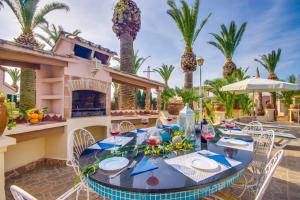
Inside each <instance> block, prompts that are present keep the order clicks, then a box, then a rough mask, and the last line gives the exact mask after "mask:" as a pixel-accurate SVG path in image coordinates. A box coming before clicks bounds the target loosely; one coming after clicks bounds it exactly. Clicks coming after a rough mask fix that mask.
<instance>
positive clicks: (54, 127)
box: [4, 122, 67, 142]
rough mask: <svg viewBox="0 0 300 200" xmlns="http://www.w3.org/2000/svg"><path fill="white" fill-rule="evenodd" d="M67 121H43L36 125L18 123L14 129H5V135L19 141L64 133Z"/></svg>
mask: <svg viewBox="0 0 300 200" xmlns="http://www.w3.org/2000/svg"><path fill="white" fill-rule="evenodd" d="M65 126H67V122H42V123H40V124H36V125H30V124H27V123H24V124H17V126H16V127H13V128H12V130H7V129H6V130H5V131H4V135H6V136H10V137H14V138H16V139H17V142H21V141H26V140H31V139H34V138H38V137H43V136H45V135H48V134H55V133H64V129H65Z"/></svg>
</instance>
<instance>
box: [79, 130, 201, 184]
mask: <svg viewBox="0 0 300 200" xmlns="http://www.w3.org/2000/svg"><path fill="white" fill-rule="evenodd" d="M160 134H161V136H162V137H161V138H162V139H161V140H160V141H159V142H158V143H156V145H154V146H153V145H150V144H148V143H146V144H140V145H126V146H123V147H120V148H118V149H117V150H116V151H115V152H112V153H109V154H106V155H105V156H103V157H100V158H97V160H96V161H95V162H94V163H93V164H91V165H86V166H84V167H83V169H82V171H81V174H80V175H79V176H78V177H77V179H76V182H77V181H79V180H80V177H81V176H87V177H89V176H91V175H93V174H94V173H95V172H96V171H97V169H98V168H99V163H100V162H101V161H102V160H105V159H107V158H111V157H114V156H123V157H131V158H132V159H134V158H136V157H137V156H138V155H145V156H154V157H164V158H166V157H168V155H170V154H172V153H175V154H176V155H177V154H180V152H186V151H190V150H192V149H193V148H195V147H196V144H195V141H192V140H190V139H189V138H188V137H187V136H185V135H184V133H183V132H182V131H181V130H180V127H179V126H176V125H175V126H172V127H171V128H167V129H166V130H163V131H162V132H161V133H160ZM167 134H169V135H168V137H167Z"/></svg>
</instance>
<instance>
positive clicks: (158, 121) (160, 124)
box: [155, 118, 163, 128]
mask: <svg viewBox="0 0 300 200" xmlns="http://www.w3.org/2000/svg"><path fill="white" fill-rule="evenodd" d="M162 125H163V122H162V120H161V119H160V118H157V120H156V122H155V127H156V128H161V127H162Z"/></svg>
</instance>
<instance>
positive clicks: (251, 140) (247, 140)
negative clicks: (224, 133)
mask: <svg viewBox="0 0 300 200" xmlns="http://www.w3.org/2000/svg"><path fill="white" fill-rule="evenodd" d="M225 139H226V140H228V139H234V140H241V141H244V142H253V139H251V138H249V139H248V138H225Z"/></svg>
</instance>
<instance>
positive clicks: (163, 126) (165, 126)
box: [162, 124, 172, 128]
mask: <svg viewBox="0 0 300 200" xmlns="http://www.w3.org/2000/svg"><path fill="white" fill-rule="evenodd" d="M162 128H172V126H171V125H165V124H163V125H162Z"/></svg>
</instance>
